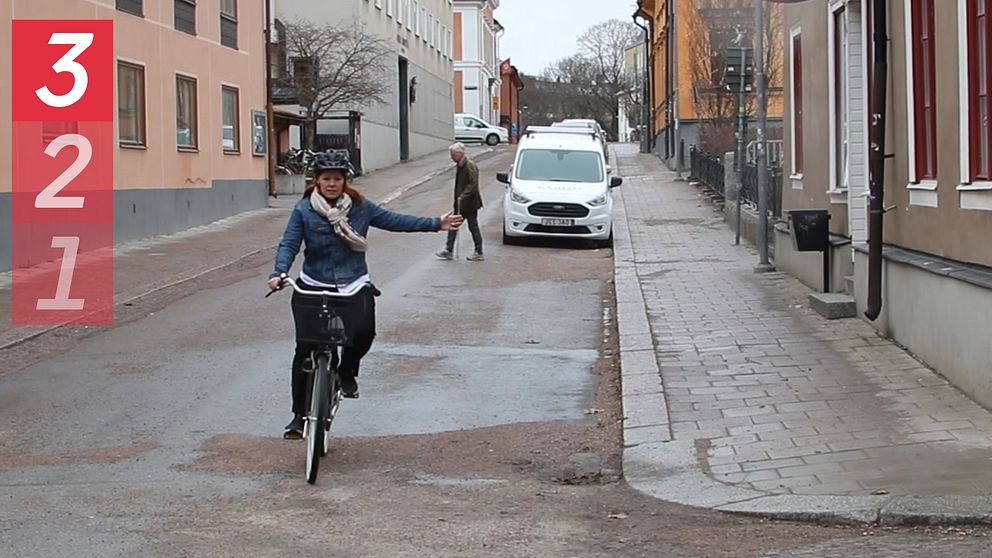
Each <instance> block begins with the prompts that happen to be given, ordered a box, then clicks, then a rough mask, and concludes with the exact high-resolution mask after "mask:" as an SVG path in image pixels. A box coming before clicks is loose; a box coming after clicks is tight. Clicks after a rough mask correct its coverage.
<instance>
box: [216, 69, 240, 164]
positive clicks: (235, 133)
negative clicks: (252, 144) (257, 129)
mask: <svg viewBox="0 0 992 558" xmlns="http://www.w3.org/2000/svg"><path fill="white" fill-rule="evenodd" d="M221 98H222V106H221V111H222V112H223V114H224V123H223V126H222V127H221V146H222V147H223V148H224V151H225V152H228V153H237V152H239V151H241V130H240V128H239V127H238V89H237V88H235V87H229V86H226V85H225V86H223V87H222V88H221Z"/></svg>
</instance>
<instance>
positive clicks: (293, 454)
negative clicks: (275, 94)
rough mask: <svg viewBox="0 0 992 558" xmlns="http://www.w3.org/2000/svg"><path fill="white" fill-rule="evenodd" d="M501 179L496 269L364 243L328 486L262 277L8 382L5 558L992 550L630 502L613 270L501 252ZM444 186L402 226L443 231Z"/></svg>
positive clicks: (414, 246)
mask: <svg viewBox="0 0 992 558" xmlns="http://www.w3.org/2000/svg"><path fill="white" fill-rule="evenodd" d="M509 161H510V155H509V153H508V152H506V153H502V154H500V155H498V156H496V157H493V158H490V159H487V160H485V161H482V162H481V163H480V166H481V169H482V171H483V177H484V180H485V184H484V198H485V200H486V204H487V207H486V209H485V210H484V211H483V232H484V235H485V237H486V241H487V245H486V255H487V261H486V262H483V263H472V262H467V261H465V260H464V257H465V256H467V255H468V254H469V253H470V251H471V242H470V239H469V235H468V233H467V231H465V232H464V233H463V236H464V238H462V239H461V241H462V244H461V254H460V256H461V257H460V260H459V261H453V262H443V261H439V260H436V259H435V258H434V257H433V253H434V252H435V251H437V250H438V249H440V248H441V246H442V243H443V236H442V235H441V234H406V235H404V234H394V233H385V232H381V231H376V232H374V233H373V234H372V235H371V237H370V244H371V248H370V252H369V262H370V267H371V270H372V274H373V277H374V279H375V280H376V282H377V284H378V285H379V287H380V288H381V289H382V291H383V292H384V294H383V296H382V297H380V298H379V299H378V301H377V303H378V307H379V310H378V331H379V336H378V339H377V342H376V344H375V346H374V347H373V351H372V353H371V354H370V355H369V357H367V359H366V360H365V361H364V362H363V369H362V374H361V376H360V378H359V380H360V383H361V392H362V397H361V399H359V400H357V401H352V400H346V401H344V403H343V405H342V409H341V412H340V415H339V419H338V421H337V422H336V423H335V426H334V428H335V434H336V437H335V439H334V445H333V446H332V449H331V453H330V454H329V455H328V457H327V458H326V459H325V460H324V462H323V464H322V467H321V476H320V479H319V480H318V483H317V485H315V486H310V485H308V484H306V482H305V481H304V479H303V470H304V462H303V461H304V455H305V448H304V446H303V444H302V443H300V442H289V441H284V440H282V438H281V433H282V427H283V425H284V424H285V423H286V422H287V421H288V419H289V418H290V414H289V408H290V400H289V370H288V368H289V366H288V365H289V360H290V358H291V355H292V347H293V342H292V336H293V333H292V322H291V319H290V312H289V295H288V293H283V294H284V296H274V297H270V298H269V299H263V298H262V295H264V293H265V289H264V285H263V281H264V277H265V275H267V272H268V270H269V269H268V267H265V268H258V269H254V270H251V271H250V272H246V273H238V274H234V275H231V276H230V277H227V278H224V280H215V281H213V282H211V283H210V284H209V285H206V286H205V287H204V288H203V289H202V290H199V291H197V292H192V293H190V294H189V296H187V297H185V298H182V299H180V300H176V301H173V302H171V303H170V304H167V305H165V306H164V307H162V308H155V311H154V312H152V311H151V310H149V315H147V316H146V317H145V318H143V319H139V320H135V321H132V322H129V323H128V324H127V325H124V326H122V327H119V328H117V329H113V330H109V331H105V332H102V333H100V334H98V335H95V336H92V337H90V338H88V339H85V340H83V341H82V342H81V343H79V344H78V345H74V346H73V347H72V348H71V349H70V350H68V351H67V352H61V351H60V347H59V346H58V343H57V341H58V339H57V338H54V339H53V340H52V347H51V355H52V356H51V357H50V358H48V359H46V360H44V361H42V362H39V363H36V364H34V365H32V366H30V367H28V368H25V369H23V370H20V371H18V372H15V373H11V374H7V375H5V376H0V556H4V557H6V556H13V557H21V556H53V557H54V556H120V557H124V556H128V557H130V556H162V557H166V556H168V557H174V556H273V557H275V556H290V555H300V556H305V555H314V556H316V555H335V556H343V557H348V556H425V555H426V556H466V557H468V556H500V557H504V556H595V557H599V556H602V557H606V556H610V557H615V556H672V557H679V556H686V557H689V556H735V557H736V556H742V557H743V556H747V557H757V556H782V557H786V556H790V557H791V556H795V557H800V556H986V555H988V551H987V548H988V545H987V542H986V540H985V539H984V535H985V533H984V532H982V531H974V530H964V531H945V530H933V531H926V530H920V531H911V532H906V531H879V532H869V531H864V530H860V529H845V528H825V527H816V526H807V525H794V524H783V523H769V522H764V521H760V520H756V519H749V518H741V517H732V516H726V515H721V514H714V513H709V512H701V511H696V510H690V509H686V508H682V507H678V506H673V505H668V504H664V503H661V502H657V501H655V500H653V499H650V498H647V497H644V496H641V495H639V494H637V493H635V492H634V491H632V490H631V489H629V488H628V487H627V486H626V485H625V484H624V483H623V481H622V479H621V478H620V470H619V468H620V461H619V450H620V448H619V442H620V433H619V429H618V427H617V425H618V421H619V420H620V418H621V413H620V407H619V401H618V384H617V370H616V364H615V362H614V358H613V356H614V353H615V348H616V341H617V339H616V332H615V328H614V326H613V323H612V293H611V283H610V279H611V275H612V264H611V256H612V255H611V253H610V251H609V250H595V249H591V248H589V247H588V246H584V245H582V244H574V243H565V244H562V243H541V244H537V245H530V246H520V247H503V246H501V245H500V244H499V234H500V220H499V216H498V214H499V205H500V202H499V200H500V197H501V195H502V192H503V186H502V185H500V184H498V183H496V182H495V180H494V176H495V172H496V171H497V170H503V169H505V168H506V167H507V166H508V164H509ZM621 172H622V169H621ZM449 180H450V178H449V177H446V178H443V179H437V180H434V181H432V182H430V183H428V184H426V185H424V186H422V187H420V188H418V189H416V190H414V191H412V192H410V193H409V194H407V195H406V196H404V197H403V198H401V199H400V200H397V202H396V203H394V204H393V205H392V208H393V209H395V210H400V211H404V212H412V213H417V214H423V215H440V214H441V213H443V212H444V211H445V210H446V207H447V206H448V205H450V189H451V185H450V184H449ZM0 358H5V357H4V356H3V355H2V354H0Z"/></svg>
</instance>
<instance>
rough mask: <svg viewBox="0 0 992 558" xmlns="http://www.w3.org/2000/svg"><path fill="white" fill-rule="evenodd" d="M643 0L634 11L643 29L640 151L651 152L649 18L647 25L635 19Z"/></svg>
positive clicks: (652, 75)
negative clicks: (642, 131)
mask: <svg viewBox="0 0 992 558" xmlns="http://www.w3.org/2000/svg"><path fill="white" fill-rule="evenodd" d="M643 3H644V0H637V11H636V12H634V15H633V18H634V25H636V26H638V27H640V28H641V29H642V30H643V31H644V58H645V67H644V85H643V93H642V95H641V96H642V98H643V99H644V106H643V108H642V109H641V120H642V121H643V123H644V133H643V134H642V136H641V153H650V152H651V140H650V139H648V138H649V137H650V136H652V135H654V126H651V120H652V119H651V114H652V113H653V112H654V96H653V95H652V94H651V89H652V86H653V85H654V79H653V77H654V66H653V65H652V64H651V51H652V50H653V47H654V45H653V44H652V42H651V31H650V29H649V28H648V27H649V26H650V25H651V18H647V17H645V18H644V20H645V21H647V22H648V25H643V24H641V23H640V22H639V21H637V17H638V16H639V15H641V13H642V7H641V6H642V4H643Z"/></svg>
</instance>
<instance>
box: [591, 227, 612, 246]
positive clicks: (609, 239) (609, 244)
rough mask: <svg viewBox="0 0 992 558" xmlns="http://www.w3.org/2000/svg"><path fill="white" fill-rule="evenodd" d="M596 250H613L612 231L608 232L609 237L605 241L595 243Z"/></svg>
mask: <svg viewBox="0 0 992 558" xmlns="http://www.w3.org/2000/svg"><path fill="white" fill-rule="evenodd" d="M594 244H595V246H596V248H613V231H612V230H611V231H610V237H609V238H607V239H606V240H597V241H595V243H594Z"/></svg>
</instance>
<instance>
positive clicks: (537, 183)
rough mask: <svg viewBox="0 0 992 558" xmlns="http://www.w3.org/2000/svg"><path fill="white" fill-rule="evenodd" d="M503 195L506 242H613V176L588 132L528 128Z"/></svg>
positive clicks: (502, 175)
mask: <svg viewBox="0 0 992 558" xmlns="http://www.w3.org/2000/svg"><path fill="white" fill-rule="evenodd" d="M510 170H511V172H510V173H503V172H501V173H498V174H497V175H496V178H497V180H499V181H500V182H502V183H504V184H507V185H508V187H507V189H506V195H505V196H504V198H503V243H504V244H513V243H514V242H515V241H516V240H518V239H520V238H525V237H558V238H584V239H589V240H592V241H595V242H596V244H597V245H599V246H601V247H608V246H611V245H612V244H613V195H612V191H611V190H612V189H613V188H616V187H617V186H620V185H621V184H623V179H622V178H620V177H611V176H610V172H609V167H608V166H607V165H606V160H605V157H604V155H603V149H602V146H601V145H600V141H599V138H598V137H596V135H595V134H593V133H590V132H588V131H579V130H577V129H574V128H573V129H564V128H534V127H531V128H528V129H527V132H526V133H525V134H524V137H523V138H521V140H520V144H519V145H518V147H517V154H516V158H515V159H514V163H513V166H512V167H511V169H510Z"/></svg>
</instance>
